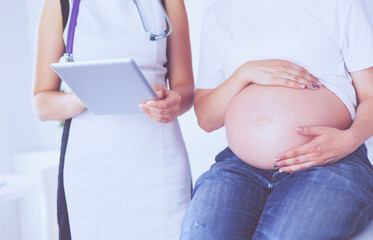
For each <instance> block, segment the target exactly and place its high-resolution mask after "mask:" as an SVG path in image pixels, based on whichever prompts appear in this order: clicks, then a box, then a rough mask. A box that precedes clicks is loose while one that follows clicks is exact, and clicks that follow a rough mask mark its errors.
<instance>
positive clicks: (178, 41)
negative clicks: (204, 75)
mask: <svg viewBox="0 0 373 240" xmlns="http://www.w3.org/2000/svg"><path fill="white" fill-rule="evenodd" d="M165 5H166V6H165V8H166V11H167V14H168V16H169V18H170V20H171V22H172V25H173V32H172V33H171V35H170V36H169V37H168V39H167V58H168V72H169V81H170V88H171V90H168V89H165V88H163V87H161V86H160V85H158V86H155V87H154V90H155V91H159V92H157V94H158V96H159V97H160V98H161V99H162V100H159V101H150V102H148V104H140V109H141V110H142V111H144V112H145V113H146V114H147V115H148V116H149V117H150V118H152V119H153V120H155V121H158V122H162V123H167V122H171V121H172V120H173V119H174V118H176V117H177V116H179V115H181V114H183V113H185V112H186V111H188V110H189V109H190V108H191V106H192V103H193V95H194V81H193V71H192V60H191V50H190V41H189V28H188V19H187V15H186V10H185V6H184V1H183V0H166V1H165Z"/></svg>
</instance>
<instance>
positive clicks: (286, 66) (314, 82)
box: [276, 60, 322, 89]
mask: <svg viewBox="0 0 373 240" xmlns="http://www.w3.org/2000/svg"><path fill="white" fill-rule="evenodd" d="M276 64H278V67H277V69H278V74H279V77H281V78H285V79H289V80H291V81H295V82H299V83H300V84H302V85H305V86H306V87H307V88H309V89H317V88H319V87H321V86H322V83H321V82H320V81H318V79H317V78H316V77H315V76H313V75H312V74H311V73H310V72H308V71H307V70H306V69H305V68H303V67H301V66H298V65H296V64H294V63H292V62H289V61H285V60H280V61H279V62H277V63H276Z"/></svg>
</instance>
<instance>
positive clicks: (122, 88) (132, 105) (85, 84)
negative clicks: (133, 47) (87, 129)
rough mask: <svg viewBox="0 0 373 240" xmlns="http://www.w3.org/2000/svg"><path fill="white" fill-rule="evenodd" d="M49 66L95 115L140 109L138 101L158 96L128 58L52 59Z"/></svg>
mask: <svg viewBox="0 0 373 240" xmlns="http://www.w3.org/2000/svg"><path fill="white" fill-rule="evenodd" d="M51 67H52V68H53V70H54V71H55V72H56V73H57V74H58V75H59V76H60V78H61V79H62V80H63V81H64V82H65V83H66V84H67V85H68V86H69V87H70V88H71V90H72V91H74V93H75V94H76V95H77V96H78V97H79V99H80V100H81V101H82V102H83V103H84V104H85V105H86V107H87V109H88V110H89V111H90V112H92V113H93V114H96V115H111V114H127V113H140V110H139V107H138V105H139V103H143V102H146V101H147V100H156V99H158V98H157V96H156V94H155V93H154V91H153V89H152V87H151V86H150V84H149V82H148V81H147V80H146V78H145V76H144V75H143V73H142V72H141V70H140V69H139V68H138V66H137V64H136V63H135V61H134V60H133V59H131V58H121V59H113V60H100V61H84V62H68V63H53V64H51Z"/></svg>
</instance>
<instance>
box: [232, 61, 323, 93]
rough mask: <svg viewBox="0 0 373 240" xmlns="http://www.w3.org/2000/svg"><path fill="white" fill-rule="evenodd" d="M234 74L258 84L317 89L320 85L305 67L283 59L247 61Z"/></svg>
mask: <svg viewBox="0 0 373 240" xmlns="http://www.w3.org/2000/svg"><path fill="white" fill-rule="evenodd" d="M235 74H237V75H239V77H238V78H239V79H242V80H243V81H245V82H248V83H255V84H258V85H266V86H268V85H270V86H283V87H289V88H295V89H304V88H309V89H317V88H320V87H321V86H322V83H321V82H319V81H318V80H317V79H316V78H315V77H314V76H313V75H312V74H311V73H309V72H308V71H307V70H306V69H304V68H302V67H300V66H298V65H296V64H294V63H291V62H289V61H285V60H277V59H272V60H260V61H249V62H246V63H245V64H243V65H242V66H241V67H240V68H239V69H238V70H237V71H236V72H235Z"/></svg>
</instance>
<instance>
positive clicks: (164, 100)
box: [139, 84, 182, 123]
mask: <svg viewBox="0 0 373 240" xmlns="http://www.w3.org/2000/svg"><path fill="white" fill-rule="evenodd" d="M153 89H154V91H155V93H156V94H157V96H158V98H159V100H157V101H147V102H146V103H142V104H140V105H139V108H140V110H141V111H143V112H144V113H145V114H146V115H147V116H148V117H149V118H150V119H153V120H154V121H156V122H160V123H169V122H171V121H173V120H174V119H175V118H176V117H177V116H178V114H179V110H180V105H181V100H182V99H181V96H180V95H179V94H178V93H177V92H175V91H171V90H168V89H167V88H165V87H163V86H162V85H160V84H154V85H153Z"/></svg>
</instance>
